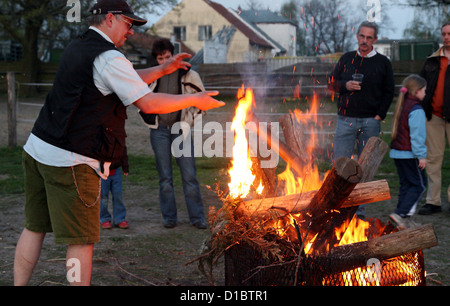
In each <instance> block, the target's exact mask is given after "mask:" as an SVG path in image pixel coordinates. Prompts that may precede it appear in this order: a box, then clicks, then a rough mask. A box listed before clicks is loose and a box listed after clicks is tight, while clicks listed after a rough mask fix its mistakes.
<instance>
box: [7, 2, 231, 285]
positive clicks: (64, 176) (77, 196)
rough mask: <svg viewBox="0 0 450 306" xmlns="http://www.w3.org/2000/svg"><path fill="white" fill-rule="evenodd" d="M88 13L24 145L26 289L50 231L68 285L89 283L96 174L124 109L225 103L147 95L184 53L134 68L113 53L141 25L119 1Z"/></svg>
mask: <svg viewBox="0 0 450 306" xmlns="http://www.w3.org/2000/svg"><path fill="white" fill-rule="evenodd" d="M90 12H91V16H89V17H88V18H89V19H88V21H89V24H90V27H89V30H88V31H86V32H85V33H84V34H83V35H81V36H80V37H79V38H77V39H75V40H74V41H72V42H71V43H70V44H69V45H68V46H67V47H66V49H65V51H64V53H63V56H62V58H61V61H60V63H59V67H58V70H57V73H56V76H55V80H54V84H53V87H52V89H51V91H50V92H49V94H48V96H47V98H46V101H45V104H44V106H43V108H42V110H41V112H40V114H39V116H38V118H37V120H36V122H35V125H34V127H33V130H32V132H31V134H30V136H29V138H28V140H27V143H26V144H25V146H24V154H23V165H24V173H25V195H26V204H25V228H24V230H23V232H22V234H21V236H20V238H19V241H18V243H17V247H16V255H15V259H14V283H15V285H26V284H28V282H29V280H30V278H31V275H32V273H33V269H34V267H35V265H36V263H37V261H38V259H39V256H40V252H41V249H42V244H43V240H44V237H45V235H46V233H47V232H53V233H54V239H55V243H59V244H65V245H68V248H67V254H66V268H67V271H68V273H67V276H68V277H67V279H68V281H69V282H70V283H71V285H89V284H90V280H91V272H92V254H93V245H94V243H96V242H98V241H99V240H100V177H102V178H107V177H108V174H109V165H110V164H111V162H114V161H116V160H118V159H120V158H121V157H122V155H123V153H124V149H125V137H126V133H125V119H126V117H127V115H126V107H127V106H129V105H134V106H136V107H137V108H139V109H140V110H141V111H142V112H144V113H170V112H173V111H177V110H180V109H184V108H187V107H191V106H195V107H197V108H199V109H201V110H208V109H211V108H216V107H220V106H223V105H224V103H223V102H219V101H217V100H215V99H213V98H212V97H211V96H214V95H217V94H218V93H217V92H201V93H197V94H192V95H168V94H162V93H153V92H151V91H150V89H149V88H148V84H150V83H151V82H153V81H155V80H156V79H158V78H160V77H162V76H163V75H165V74H169V73H172V72H173V71H175V70H177V69H180V68H181V69H187V68H188V67H189V66H190V65H189V64H188V63H186V62H184V61H183V59H185V58H187V57H189V55H188V54H179V55H177V56H175V57H173V59H172V60H170V61H168V62H167V63H166V64H164V65H161V66H157V67H153V68H147V69H142V70H134V69H133V66H132V64H131V63H130V61H128V60H127V59H126V58H125V56H124V55H123V54H122V53H120V52H119V51H118V50H117V48H118V47H121V46H122V45H123V44H124V43H125V41H126V40H127V38H128V37H130V36H131V35H133V29H132V26H133V25H136V26H141V25H143V24H145V23H146V22H147V21H146V20H145V19H143V18H140V17H138V16H136V15H135V14H134V13H133V11H132V9H131V7H130V6H129V5H128V3H127V2H126V1H125V0H98V2H97V3H96V4H95V5H94V6H93V7H92V8H91V9H90ZM69 272H70V273H69ZM69 276H70V277H69Z"/></svg>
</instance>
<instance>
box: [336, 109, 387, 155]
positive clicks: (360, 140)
mask: <svg viewBox="0 0 450 306" xmlns="http://www.w3.org/2000/svg"><path fill="white" fill-rule="evenodd" d="M380 126H381V122H380V121H378V120H376V119H374V118H353V117H346V116H338V120H337V126H336V133H335V135H334V155H333V160H336V159H338V158H339V157H342V156H344V157H348V158H351V156H352V155H353V149H354V147H355V142H356V144H357V147H358V150H357V153H358V156H360V155H361V152H362V150H363V149H364V146H365V145H366V143H367V141H368V140H369V138H370V137H374V136H378V135H379V134H380Z"/></svg>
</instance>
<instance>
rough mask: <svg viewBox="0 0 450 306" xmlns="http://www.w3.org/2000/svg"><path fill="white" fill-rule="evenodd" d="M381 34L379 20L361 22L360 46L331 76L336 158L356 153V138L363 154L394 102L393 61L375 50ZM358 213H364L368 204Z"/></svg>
mask: <svg viewBox="0 0 450 306" xmlns="http://www.w3.org/2000/svg"><path fill="white" fill-rule="evenodd" d="M377 37H378V26H377V24H376V23H373V22H368V21H365V22H363V23H361V25H360V26H359V28H358V32H357V34H356V38H357V40H358V50H356V51H352V52H347V53H345V54H344V55H343V56H342V57H341V58H340V59H339V62H338V63H337V64H336V66H335V68H334V71H333V72H332V74H331V75H330V77H329V82H328V87H329V89H330V90H332V91H334V92H336V93H337V94H338V95H339V97H338V102H337V107H338V119H337V126H336V133H335V138H334V153H333V160H336V159H337V158H339V157H343V156H344V157H349V158H350V157H352V155H353V148H354V147H355V142H356V145H357V148H358V151H357V154H358V156H359V155H361V152H362V150H363V148H364V146H365V144H366V143H367V141H368V140H369V138H370V137H373V136H378V135H379V133H380V125H381V120H383V119H384V118H385V117H386V113H387V111H388V109H389V106H390V105H391V103H392V99H393V97H394V88H395V85H394V74H393V71H392V65H391V62H390V61H389V59H388V58H387V57H386V56H384V55H382V54H380V53H378V52H376V51H375V50H374V48H373V44H374V43H376V41H377ZM357 214H358V215H359V216H360V217H363V216H364V206H361V207H360V208H359V209H358V212H357Z"/></svg>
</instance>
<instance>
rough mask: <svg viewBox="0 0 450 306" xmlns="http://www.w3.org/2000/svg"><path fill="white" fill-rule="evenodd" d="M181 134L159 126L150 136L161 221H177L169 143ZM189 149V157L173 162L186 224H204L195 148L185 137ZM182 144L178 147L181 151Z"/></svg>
mask: <svg viewBox="0 0 450 306" xmlns="http://www.w3.org/2000/svg"><path fill="white" fill-rule="evenodd" d="M177 137H183V135H182V134H172V133H171V131H170V129H169V128H167V127H165V126H163V125H161V124H159V127H158V129H152V130H151V132H150V142H151V144H152V148H153V152H154V153H155V158H156V168H157V170H158V176H159V203H160V207H161V213H162V216H163V221H164V222H165V223H167V222H176V221H177V204H176V201H175V191H174V188H173V171H172V152H171V145H172V142H173V141H174V140H175V139H176V138H177ZM187 141H190V142H191V143H190V145H191V154H190V156H181V157H177V158H175V160H176V162H177V164H178V167H179V168H180V173H181V180H182V183H183V191H184V199H185V201H186V206H187V209H188V214H189V220H190V222H191V223H192V224H195V223H198V222H205V216H204V211H203V200H202V196H201V193H200V185H199V182H198V180H197V169H196V166H195V158H194V144H193V140H192V136H191V135H189V136H188V140H187ZM182 146H183V143H182V144H181V145H180V149H181V150H182V149H183V148H182Z"/></svg>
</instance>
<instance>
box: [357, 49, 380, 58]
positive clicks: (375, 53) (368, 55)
mask: <svg viewBox="0 0 450 306" xmlns="http://www.w3.org/2000/svg"><path fill="white" fill-rule="evenodd" d="M356 52H358V55H359V56H361V57H367V58H370V57H374V56H375V55H377V51H375V49H372V51H370V52H369V53H368V54H367V55H366V56H362V55H361V53H359V49H357V50H356Z"/></svg>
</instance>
